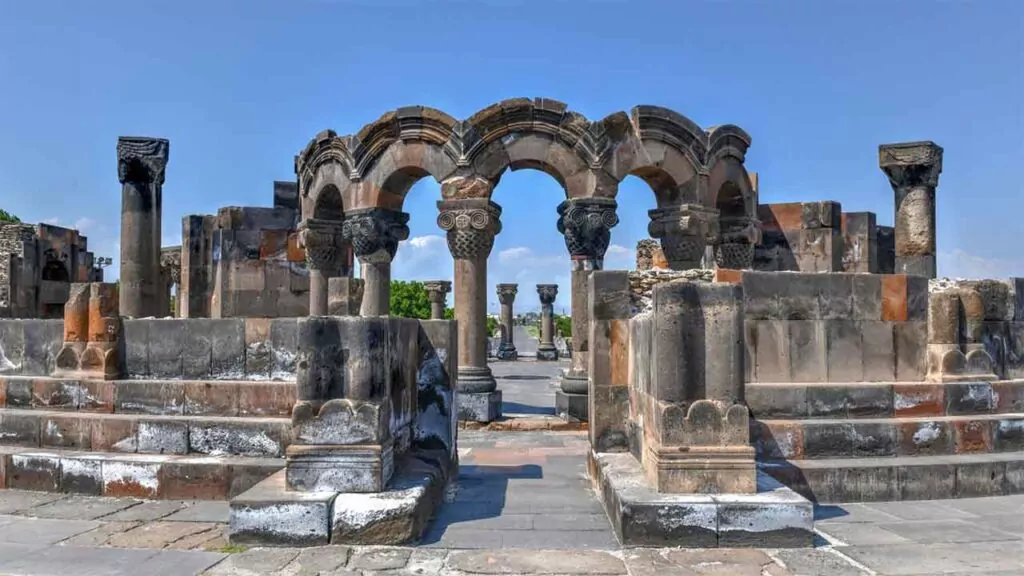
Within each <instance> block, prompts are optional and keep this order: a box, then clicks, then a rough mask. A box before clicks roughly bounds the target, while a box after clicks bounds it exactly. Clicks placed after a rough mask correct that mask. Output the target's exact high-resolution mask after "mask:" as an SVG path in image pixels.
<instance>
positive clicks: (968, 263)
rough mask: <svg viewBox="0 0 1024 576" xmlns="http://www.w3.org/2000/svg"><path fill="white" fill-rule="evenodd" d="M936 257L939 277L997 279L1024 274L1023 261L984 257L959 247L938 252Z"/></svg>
mask: <svg viewBox="0 0 1024 576" xmlns="http://www.w3.org/2000/svg"><path fill="white" fill-rule="evenodd" d="M936 259H937V266H938V275H939V276H940V277H948V278H973V279H980V278H989V279H995V280H999V279H1004V278H1010V277H1021V276H1024V261H1021V260H1004V259H1001V258H985V257H983V256H977V255H974V254H969V253H967V252H965V251H963V250H961V249H959V248H957V249H955V250H953V251H952V252H940V253H939V254H938V255H937V256H936Z"/></svg>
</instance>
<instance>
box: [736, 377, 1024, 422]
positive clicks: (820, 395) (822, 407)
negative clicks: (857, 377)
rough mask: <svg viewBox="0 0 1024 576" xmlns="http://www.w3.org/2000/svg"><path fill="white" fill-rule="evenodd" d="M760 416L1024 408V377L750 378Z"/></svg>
mask: <svg viewBox="0 0 1024 576" xmlns="http://www.w3.org/2000/svg"><path fill="white" fill-rule="evenodd" d="M745 400H746V402H747V405H748V406H749V407H750V411H751V413H752V414H753V415H754V417H755V418H757V419H759V420H764V419H802V418H871V417H890V416H895V417H909V416H947V415H948V416H956V415H970V414H1002V413H1011V412H1024V380H1001V381H996V382H849V383H836V382H827V383H763V382H750V383H747V384H746V388H745Z"/></svg>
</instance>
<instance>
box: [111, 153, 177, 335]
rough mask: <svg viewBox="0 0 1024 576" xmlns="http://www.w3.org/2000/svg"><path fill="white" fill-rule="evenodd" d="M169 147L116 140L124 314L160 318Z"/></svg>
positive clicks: (120, 304)
mask: <svg viewBox="0 0 1024 576" xmlns="http://www.w3.org/2000/svg"><path fill="white" fill-rule="evenodd" d="M170 148H171V144H170V142H169V141H167V140H164V139H162V138H134V137H127V136H122V137H121V138H118V140H117V178H118V180H120V182H121V278H120V283H121V284H120V291H119V307H120V313H121V314H122V315H124V316H127V317H130V318H145V317H147V316H156V315H157V314H158V313H159V312H160V311H159V309H158V308H159V306H160V303H161V301H162V298H161V294H160V290H161V286H160V243H161V242H160V241H161V230H160V219H161V217H162V212H163V210H162V206H163V185H164V171H165V169H166V168H167V159H168V155H169V153H170Z"/></svg>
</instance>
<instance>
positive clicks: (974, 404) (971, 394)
mask: <svg viewBox="0 0 1024 576" xmlns="http://www.w3.org/2000/svg"><path fill="white" fill-rule="evenodd" d="M995 407H996V401H995V397H994V396H993V394H992V384H990V383H988V382H962V383H957V384H948V385H946V414H949V415H950V416H966V415H972V414H989V413H991V412H992V411H993V410H995Z"/></svg>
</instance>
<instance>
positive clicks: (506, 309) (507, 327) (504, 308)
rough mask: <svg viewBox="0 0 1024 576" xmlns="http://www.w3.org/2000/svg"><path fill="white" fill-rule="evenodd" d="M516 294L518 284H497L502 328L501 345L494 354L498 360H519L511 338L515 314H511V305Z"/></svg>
mask: <svg viewBox="0 0 1024 576" xmlns="http://www.w3.org/2000/svg"><path fill="white" fill-rule="evenodd" d="M517 292H519V285H518V284H498V301H499V302H500V303H501V325H502V326H503V327H504V331H503V333H502V335H501V344H500V345H499V346H498V353H497V354H496V356H497V357H498V360H516V359H518V358H519V353H518V352H517V351H516V344H515V339H514V338H513V336H512V330H513V329H514V328H515V314H513V312H512V304H513V303H514V302H515V300H516V293H517Z"/></svg>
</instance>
